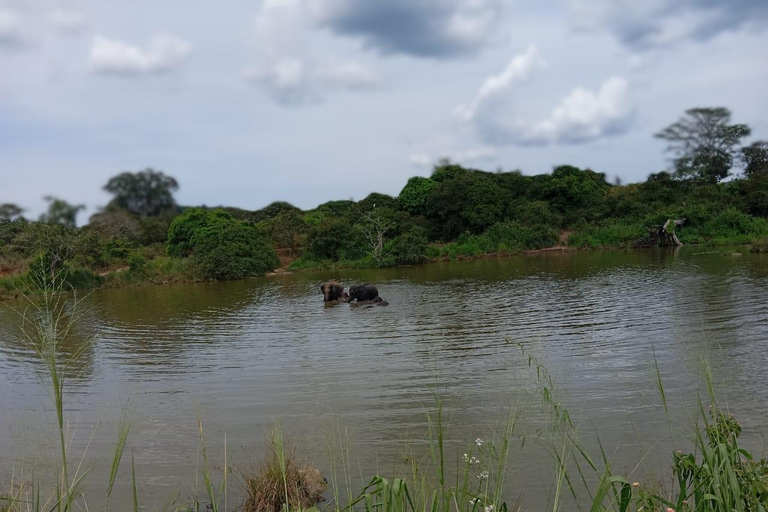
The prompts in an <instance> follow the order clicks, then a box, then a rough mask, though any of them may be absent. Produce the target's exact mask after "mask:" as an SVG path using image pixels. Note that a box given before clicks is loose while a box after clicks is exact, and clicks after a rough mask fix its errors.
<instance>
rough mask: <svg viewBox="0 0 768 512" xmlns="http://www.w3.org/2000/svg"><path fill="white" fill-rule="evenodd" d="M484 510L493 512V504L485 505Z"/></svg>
mask: <svg viewBox="0 0 768 512" xmlns="http://www.w3.org/2000/svg"><path fill="white" fill-rule="evenodd" d="M485 512H493V505H488V506H487V507H485Z"/></svg>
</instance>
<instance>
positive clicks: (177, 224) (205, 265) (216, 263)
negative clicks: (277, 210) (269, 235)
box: [167, 208, 280, 280]
mask: <svg viewBox="0 0 768 512" xmlns="http://www.w3.org/2000/svg"><path fill="white" fill-rule="evenodd" d="M167 248H168V254H169V255H171V256H174V257H184V256H188V255H192V256H193V257H194V260H195V262H196V264H197V265H198V267H199V270H200V272H201V274H202V276H203V277H204V278H205V279H214V280H223V279H241V278H244V277H249V276H253V275H263V274H265V273H266V272H269V271H271V270H273V269H275V268H276V267H277V266H279V264H280V262H279V260H278V258H277V254H275V251H274V249H273V248H272V247H271V246H270V245H268V244H267V242H266V237H265V236H264V234H263V233H261V232H260V231H259V230H258V229H257V228H256V226H255V225H254V224H253V223H250V222H246V221H241V220H237V219H235V218H233V217H232V216H231V215H230V214H228V213H226V212H224V211H221V210H215V211H207V210H202V209H200V208H193V209H190V210H188V211H187V212H185V213H184V214H183V215H181V216H180V217H178V218H176V219H175V220H174V221H173V223H172V224H171V228H170V229H169V230H168V243H167Z"/></svg>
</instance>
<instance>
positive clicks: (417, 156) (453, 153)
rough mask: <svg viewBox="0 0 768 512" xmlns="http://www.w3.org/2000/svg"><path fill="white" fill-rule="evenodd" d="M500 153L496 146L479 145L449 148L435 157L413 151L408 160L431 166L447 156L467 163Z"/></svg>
mask: <svg viewBox="0 0 768 512" xmlns="http://www.w3.org/2000/svg"><path fill="white" fill-rule="evenodd" d="M497 155H498V153H497V152H496V150H495V149H494V148H489V147H477V148H469V149H461V150H448V151H442V152H440V153H439V156H438V157H437V158H433V157H431V156H429V155H428V154H426V153H420V152H419V153H412V154H411V156H410V157H408V160H409V161H410V162H411V163H412V164H413V165H415V166H417V167H431V166H432V165H434V163H435V162H437V161H438V159H442V158H447V159H448V160H450V161H451V162H457V163H463V164H467V163H470V162H479V161H488V160H494V159H495V158H496V157H497Z"/></svg>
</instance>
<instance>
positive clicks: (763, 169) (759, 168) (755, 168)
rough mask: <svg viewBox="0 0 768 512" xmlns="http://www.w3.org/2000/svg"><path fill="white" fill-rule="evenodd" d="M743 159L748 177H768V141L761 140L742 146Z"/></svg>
mask: <svg viewBox="0 0 768 512" xmlns="http://www.w3.org/2000/svg"><path fill="white" fill-rule="evenodd" d="M741 161H742V162H743V164H744V174H746V175H747V177H748V178H752V177H757V176H761V177H768V141H765V140H759V141H757V142H753V143H752V144H750V145H749V146H746V147H743V148H741Z"/></svg>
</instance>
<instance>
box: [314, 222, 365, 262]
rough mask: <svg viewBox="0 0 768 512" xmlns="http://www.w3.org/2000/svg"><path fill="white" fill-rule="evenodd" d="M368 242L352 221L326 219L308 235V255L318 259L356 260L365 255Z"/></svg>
mask: <svg viewBox="0 0 768 512" xmlns="http://www.w3.org/2000/svg"><path fill="white" fill-rule="evenodd" d="M366 247H367V242H366V241H364V240H363V239H362V236H361V234H360V232H359V230H357V229H355V228H354V226H353V225H352V224H351V223H350V222H345V221H343V220H339V219H331V220H326V221H325V222H323V223H321V224H319V225H317V226H314V227H313V228H312V229H311V230H310V232H309V234H308V235H307V251H306V252H307V255H308V256H310V259H317V260H356V259H360V258H363V257H365V255H366V250H365V248H366Z"/></svg>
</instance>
